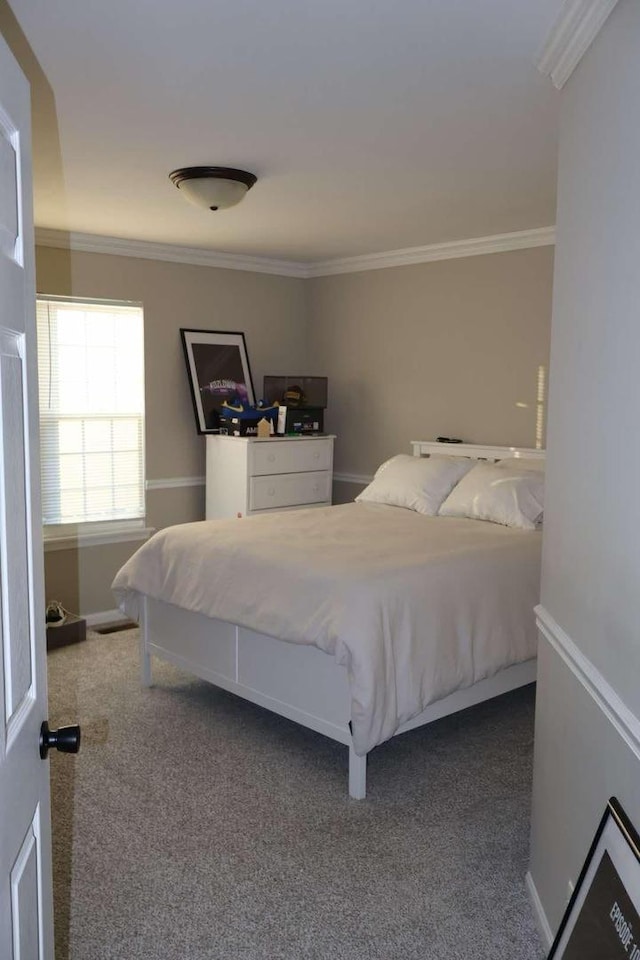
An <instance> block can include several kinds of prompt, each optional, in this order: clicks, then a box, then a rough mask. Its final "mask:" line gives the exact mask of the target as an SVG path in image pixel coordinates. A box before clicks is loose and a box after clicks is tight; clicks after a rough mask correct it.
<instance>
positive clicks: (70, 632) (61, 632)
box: [47, 614, 87, 650]
mask: <svg viewBox="0 0 640 960" xmlns="http://www.w3.org/2000/svg"><path fill="white" fill-rule="evenodd" d="M86 639H87V621H86V620H83V618H82V617H74V616H72V615H71V614H68V615H67V618H66V619H65V621H64V623H61V624H60V626H59V627H52V626H47V650H55V649H56V648H57V647H66V646H67V644H70V643H81V642H82V641H83V640H86Z"/></svg>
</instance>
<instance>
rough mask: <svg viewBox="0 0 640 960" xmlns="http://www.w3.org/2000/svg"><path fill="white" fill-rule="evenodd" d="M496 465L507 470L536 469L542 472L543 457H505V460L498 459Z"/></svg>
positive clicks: (543, 466)
mask: <svg viewBox="0 0 640 960" xmlns="http://www.w3.org/2000/svg"><path fill="white" fill-rule="evenodd" d="M496 466H497V467H505V468H506V469H507V470H537V471H538V473H544V468H545V460H544V457H541V458H540V459H539V460H537V459H535V458H534V457H507V459H506V460H498V462H497V464H496Z"/></svg>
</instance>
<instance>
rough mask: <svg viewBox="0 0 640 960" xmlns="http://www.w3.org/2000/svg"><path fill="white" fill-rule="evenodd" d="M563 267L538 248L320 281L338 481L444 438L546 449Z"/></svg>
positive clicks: (318, 316) (315, 310) (320, 345)
mask: <svg viewBox="0 0 640 960" xmlns="http://www.w3.org/2000/svg"><path fill="white" fill-rule="evenodd" d="M553 257H554V250H553V247H538V248H535V249H525V250H517V251H509V252H505V253H498V254H488V255H483V256H475V257H466V258H460V259H453V260H441V261H437V262H432V263H422V264H414V265H408V266H400V267H387V268H385V269H380V270H369V271H363V272H360V273H350V274H341V275H336V276H326V277H318V278H314V279H312V280H310V281H308V282H309V285H310V291H311V295H310V315H311V324H310V343H309V348H310V354H311V356H313V357H314V363H315V364H316V365H317V367H318V369H319V370H320V371H321V372H322V373H325V374H326V375H327V376H328V377H329V409H328V413H327V426H328V429H329V430H330V431H331V432H332V433H335V434H336V436H337V440H336V457H335V469H336V472H337V473H338V474H340V473H350V474H356V475H365V476H367V475H369V476H370V475H371V474H372V473H373V472H374V471H375V469H376V468H377V467H378V466H379V465H380V463H382V462H383V461H384V460H386V459H387V458H388V457H390V456H392V455H393V454H395V453H408V452H410V447H409V443H410V441H411V440H419V439H431V438H435V437H436V436H440V435H445V436H453V437H461V438H462V439H464V440H467V441H469V442H475V443H496V444H500V445H502V444H514V445H522V446H535V441H536V422H537V416H538V389H539V370H540V368H541V367H542V368H544V370H545V371H546V368H547V365H548V357H549V338H550V325H551V292H552V277H553ZM349 486H352V485H348V484H340V488H339V491H338V493H339V495H340V496H342V495H345V496H346V495H347V488H348V487H349ZM349 492H352V491H349ZM356 492H357V490H356ZM353 496H355V493H353ZM351 499H353V497H351Z"/></svg>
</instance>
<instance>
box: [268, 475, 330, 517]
mask: <svg viewBox="0 0 640 960" xmlns="http://www.w3.org/2000/svg"><path fill="white" fill-rule="evenodd" d="M330 500H331V474H330V473H329V472H328V471H326V470H325V471H319V472H310V473H282V474H275V475H273V476H266V477H252V478H251V486H250V494H249V509H251V510H275V509H278V508H280V507H293V506H303V505H304V504H305V503H308V504H312V503H324V502H325V501H326V502H329V501H330Z"/></svg>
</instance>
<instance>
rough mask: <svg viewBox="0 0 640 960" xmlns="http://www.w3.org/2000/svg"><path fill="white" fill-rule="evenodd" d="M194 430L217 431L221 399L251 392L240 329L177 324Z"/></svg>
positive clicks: (244, 397) (251, 400)
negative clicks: (196, 327) (193, 327)
mask: <svg viewBox="0 0 640 960" xmlns="http://www.w3.org/2000/svg"><path fill="white" fill-rule="evenodd" d="M180 336H181V338H182V347H183V350H184V358H185V362H186V365H187V373H188V375H189V387H190V389H191V399H192V400H193V410H194V413H195V418H196V427H197V429H198V433H217V432H218V430H219V413H220V409H221V406H222V401H223V400H229V399H231V398H232V397H240V399H242V400H245V401H247V403H249V404H251V405H252V406H253V405H254V404H255V402H256V401H255V393H254V390H253V380H252V378H251V368H250V366H249V355H248V353H247V345H246V342H245V339H244V333H240V332H237V331H230V330H193V329H189V328H186V327H181V328H180Z"/></svg>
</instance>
